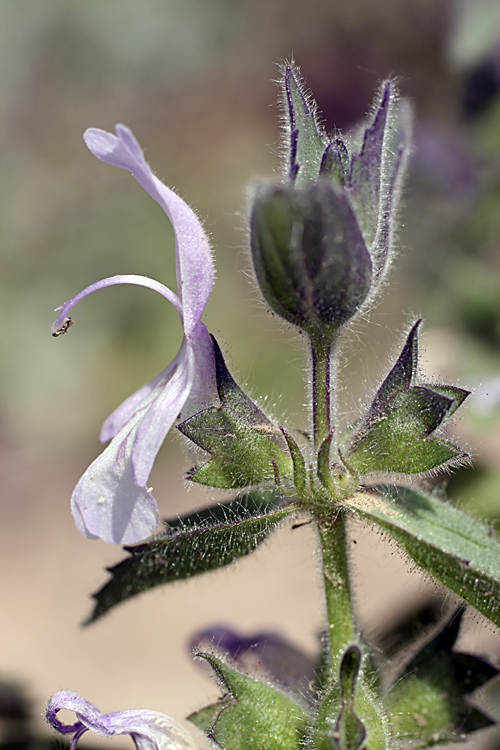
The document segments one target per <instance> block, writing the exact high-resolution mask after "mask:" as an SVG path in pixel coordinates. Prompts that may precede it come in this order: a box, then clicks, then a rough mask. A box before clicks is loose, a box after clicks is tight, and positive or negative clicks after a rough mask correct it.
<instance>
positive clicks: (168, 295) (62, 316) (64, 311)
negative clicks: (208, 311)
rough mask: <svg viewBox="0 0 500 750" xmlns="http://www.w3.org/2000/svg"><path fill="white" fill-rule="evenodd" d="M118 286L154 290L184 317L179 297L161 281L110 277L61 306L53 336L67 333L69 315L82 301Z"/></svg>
mask: <svg viewBox="0 0 500 750" xmlns="http://www.w3.org/2000/svg"><path fill="white" fill-rule="evenodd" d="M116 284H134V285H136V286H145V287H147V288H148V289H153V291H155V292H159V294H161V295H162V296H163V297H165V299H168V301H169V302H171V303H172V304H173V306H174V307H175V309H176V310H177V312H178V313H179V314H180V315H181V317H182V305H181V301H180V299H179V297H178V296H177V295H176V294H174V292H172V291H171V290H170V289H169V288H168V287H166V286H165V285H164V284H160V282H159V281H155V280H154V279H149V278H148V277H147V276H136V275H135V274H128V275H119V276H109V277H108V278H107V279H102V280H101V281H97V282H96V283H95V284H91V285H90V286H88V287H86V288H85V289H83V290H82V291H81V292H80V293H79V294H77V295H76V296H75V297H72V298H71V299H70V300H68V301H67V302H65V303H64V304H63V305H61V307H58V308H56V311H57V310H60V311H61V312H60V313H59V315H58V316H57V318H56V320H55V321H54V323H53V324H52V329H51V330H52V335H53V336H58V335H59V334H60V333H65V332H66V330H67V328H68V320H70V318H68V313H69V312H71V310H72V309H73V308H74V307H75V305H77V304H78V303H79V302H81V300H82V299H85V297H88V295H89V294H92V292H97V291H98V290H99V289H105V288H106V287H108V286H115V285H116ZM70 325H71V324H70Z"/></svg>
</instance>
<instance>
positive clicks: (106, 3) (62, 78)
mask: <svg viewBox="0 0 500 750" xmlns="http://www.w3.org/2000/svg"><path fill="white" fill-rule="evenodd" d="M472 2H473V0H472ZM475 7H476V14H475V15H474V14H471V13H470V4H467V3H466V2H459V0H456V2H454V1H453V0H404V2H401V0H377V2H371V1H370V0H351V1H350V2H349V3H345V2H341V1H340V0H308V2H307V3H304V2H299V0H252V1H250V0H210V1H209V2H208V1H207V0H182V2H179V1H178V0H141V2H136V1H135V0H100V1H99V2H98V3H90V2H88V3H86V2H82V1H80V2H78V0H76V1H75V2H67V0H36V2H33V0H31V1H30V0H16V2H12V0H0V81H1V88H2V97H1V99H0V163H1V169H0V190H1V201H0V223H1V238H2V239H1V247H0V268H1V272H0V286H1V292H0V337H1V352H2V356H1V358H0V467H1V473H0V486H1V488H2V492H1V495H0V561H1V571H2V573H1V576H0V578H1V584H0V598H1V605H0V643H1V648H0V682H1V681H9V680H11V681H14V682H19V683H21V684H22V685H23V686H25V687H26V690H27V692H28V694H29V696H30V698H31V700H32V701H33V704H34V706H35V713H36V714H37V716H38V715H40V714H41V712H42V710H43V707H44V703H45V702H46V700H47V698H48V697H49V695H50V694H51V693H52V692H55V691H57V690H60V689H71V690H75V691H77V692H80V693H81V694H82V695H84V696H85V697H86V698H88V699H89V700H91V701H92V702H94V703H96V705H98V706H99V707H100V708H101V709H102V710H104V711H112V710H119V709H125V708H132V707H147V708H151V709H157V710H161V711H164V712H166V713H169V714H171V715H173V716H174V717H176V718H178V719H180V718H182V717H183V716H185V715H186V714H187V713H189V712H190V711H191V710H194V709H196V708H199V707H200V706H202V705H203V704H204V702H206V701H207V700H211V699H213V698H214V696H215V695H216V688H215V685H214V684H213V683H211V682H210V681H208V680H206V678H205V677H204V675H203V674H202V673H201V672H199V671H198V669H197V667H196V666H195V665H193V664H192V661H191V659H190V654H189V652H188V645H187V644H189V642H190V638H191V636H192V633H193V632H196V631H200V629H207V628H209V627H210V626H211V625H221V624H222V625H228V626H230V627H233V628H235V629H239V630H241V631H242V632H244V633H246V634H250V633H251V632H253V631H258V630H262V629H268V630H275V631H279V632H282V633H283V634H284V635H285V636H286V637H288V638H289V639H290V640H291V641H292V642H293V643H294V644H296V645H297V646H299V647H302V648H304V649H305V650H306V651H307V652H308V653H310V654H312V653H313V652H314V650H315V648H316V638H317V633H318V630H319V627H320V622H321V601H320V599H319V595H318V589H317V582H316V579H317V576H318V572H317V568H316V563H315V560H314V557H313V555H312V550H313V548H314V539H313V537H312V533H311V530H310V528H309V527H304V528H301V529H296V530H293V531H292V530H291V529H290V528H286V529H283V530H281V531H280V532H279V533H278V534H276V535H275V536H274V537H273V538H271V540H270V541H269V542H268V543H267V544H266V545H265V546H264V547H263V548H262V549H261V550H260V551H259V552H257V553H256V554H255V555H253V556H252V557H250V558H248V559H245V560H243V561H241V562H239V563H238V564H237V565H236V566H235V567H234V568H232V569H228V570H224V571H220V572H218V573H216V574H210V575H207V576H205V577H203V578H200V579H199V580H195V581H191V582H188V583H183V584H176V585H174V586H171V587H170V588H164V589H161V590H156V591H154V592H150V593H148V594H145V595H144V596H142V597H140V598H137V599H136V600H134V601H131V602H129V603H127V604H126V605H123V606H121V607H119V608H117V609H116V611H114V612H112V613H111V614H110V615H109V616H107V617H106V618H105V619H103V620H102V621H101V622H98V623H97V624H95V625H93V626H91V627H89V628H86V629H83V628H81V626H80V623H81V622H82V620H83V619H84V618H85V617H86V615H87V614H88V612H89V609H90V600H89V595H90V594H91V592H92V591H95V590H96V589H97V588H98V587H99V586H100V585H101V584H102V583H103V581H104V579H105V573H104V570H103V568H104V566H106V565H110V564H113V562H116V561H117V560H119V559H120V558H121V557H122V552H121V551H120V550H119V549H113V548H112V547H109V546H107V545H105V544H103V543H101V542H98V543H96V542H89V541H87V540H85V539H83V538H82V537H80V535H79V534H78V532H77V531H76V529H75V528H74V525H73V521H72V518H71V515H70V511H69V498H70V495H71V492H72V489H73V487H74V485H75V484H76V481H77V480H78V478H79V477H80V475H81V473H82V472H83V470H84V469H85V468H86V467H87V466H88V464H89V463H90V461H91V460H93V458H94V457H95V456H96V455H97V453H98V451H99V444H98V432H99V427H100V424H101V423H102V421H103V419H104V418H105V417H106V416H107V415H108V413H110V412H111V411H112V410H113V409H114V408H115V406H116V405H118V404H119V403H120V401H121V400H123V398H125V397H126V396H127V395H129V394H130V393H131V392H132V391H133V390H135V389H136V388H138V387H139V386H140V385H142V384H143V383H145V382H147V381H148V380H150V379H151V378H152V377H153V376H154V375H156V374H157V373H158V372H159V371H160V370H162V369H163V368H164V367H165V366H166V364H167V363H168V362H169V361H170V360H171V359H172V358H173V356H174V355H175V353H176V351H177V349H178V346H179V344H180V339H181V328H180V324H179V322H178V320H177V315H176V313H175V311H174V310H173V309H170V308H169V306H168V305H165V303H164V300H162V299H160V298H159V297H158V298H156V297H157V295H152V294H151V293H150V292H148V291H146V290H144V289H135V288H131V287H126V288H125V287H124V288H114V289H110V290H106V291H103V292H100V293H99V294H96V295H95V296H93V297H91V298H89V299H88V300H86V301H85V302H84V303H83V304H82V305H81V306H80V307H79V308H78V309H77V310H76V311H75V315H74V318H75V321H76V325H75V326H74V327H73V328H72V329H71V331H70V333H69V335H68V336H64V337H62V338H61V339H57V340H55V339H52V338H51V336H50V325H51V323H52V321H53V318H54V317H55V315H54V313H53V312H52V311H53V309H54V308H55V307H56V306H57V305H59V304H61V303H62V302H63V301H64V300H66V299H68V298H70V297H71V296H73V295H74V294H75V293H76V292H78V291H79V290H80V289H82V288H83V287H85V286H86V285H88V284H90V283H92V282H94V281H96V280H98V279H100V278H103V277H105V276H111V275H114V274H119V273H137V274H142V275H146V276H151V277H153V278H157V279H158V280H160V281H162V282H164V283H166V284H169V285H171V284H173V283H174V278H175V265H174V253H173V235H172V231H171V228H170V226H169V223H168V221H167V219H166V217H165V216H164V215H163V213H162V211H161V210H160V209H159V207H158V206H157V205H156V204H155V203H154V202H153V201H152V200H151V199H150V198H149V196H148V195H146V194H145V193H144V192H143V191H142V190H141V188H140V187H139V186H138V185H137V184H136V183H135V181H134V180H133V179H132V178H131V177H130V175H128V174H127V173H125V172H124V171H122V170H116V169H114V168H112V167H109V166H107V165H104V164H101V163H99V162H98V161H97V160H96V159H95V158H94V157H93V156H92V155H91V154H90V153H89V152H88V151H87V149H86V148H85V146H84V143H83V141H82V138H81V136H82V133H83V132H84V130H85V129H86V128H87V127H90V126H92V127H102V128H104V129H108V130H110V129H112V128H113V126H114V124H115V123H117V122H123V123H125V124H127V125H128V126H129V127H130V128H132V130H133V131H134V133H135V134H136V136H137V137H138V139H139V140H140V142H141V145H142V146H143V148H144V150H145V152H146V156H147V158H148V160H149V162H150V164H151V165H152V167H153V169H154V170H155V171H156V173H157V174H158V175H159V176H160V177H162V178H163V179H164V180H165V182H166V183H167V184H168V185H170V186H171V187H173V188H174V189H176V190H177V191H178V192H179V193H180V194H181V195H182V196H183V197H184V198H185V199H186V200H188V202H189V203H190V204H191V205H192V206H193V207H195V208H196V210H197V211H198V213H199V215H200V217H202V218H203V220H204V225H205V227H206V229H207V231H208V232H209V234H210V236H211V240H212V244H213V247H214V251H215V257H216V262H217V284H216V287H215V291H214V294H213V298H212V300H211V302H210V304H209V307H208V310H207V313H206V317H205V320H206V323H207V325H208V327H209V328H210V330H211V331H212V332H213V333H214V334H215V335H216V336H217V337H218V339H219V341H220V343H221V345H222V347H223V349H224V351H225V353H226V354H227V357H228V362H229V364H230V366H231V368H232V370H233V372H234V373H235V375H236V377H237V378H238V380H239V382H241V383H242V384H246V385H247V386H248V387H249V388H250V391H251V392H252V394H253V395H254V396H255V397H256V398H260V399H262V398H264V397H266V396H267V397H268V404H270V405H271V406H272V409H273V411H274V412H275V413H276V414H279V415H283V414H285V421H286V422H287V423H290V424H293V423H295V424H298V425H299V426H303V427H306V426H307V418H308V415H307V412H306V411H305V409H304V407H303V403H304V401H305V387H304V385H303V381H304V366H305V360H304V356H303V351H302V348H301V343H300V341H299V342H297V337H296V336H295V335H294V334H293V332H291V331H288V330H284V329H283V328H282V327H281V326H280V325H279V324H278V323H277V322H276V321H275V320H274V319H273V318H272V317H270V316H268V315H267V314H266V311H265V309H264V307H263V306H262V305H261V304H260V302H258V295H257V293H256V291H255V288H254V283H253V281H252V279H251V275H250V274H249V264H248V257H247V236H246V230H245V216H246V213H247V202H248V195H249V191H248V186H249V185H251V182H252V180H255V179H256V178H259V177H260V178H269V177H271V176H272V175H273V174H276V173H277V171H278V169H279V165H278V133H279V127H278V124H277V115H278V108H277V106H276V99H277V94H276V87H275V85H274V84H273V82H272V79H273V78H275V77H276V75H277V68H276V63H278V62H280V61H282V60H283V59H285V58H288V59H290V58H291V57H292V56H293V57H294V58H295V60H296V61H297V63H299V64H300V66H301V68H302V72H303V74H304V77H305V79H306V81H307V84H308V86H309V87H310V89H311V90H312V91H313V92H314V95H315V97H316V99H317V101H318V105H319V107H320V110H321V111H322V113H323V116H324V121H325V124H326V126H327V128H328V129H329V130H331V129H333V128H334V127H339V128H345V129H349V128H350V127H352V126H353V125H354V124H355V123H356V122H358V121H359V120H361V119H362V118H363V116H364V115H365V113H366V112H367V111H368V109H369V106H370V102H371V99H372V96H373V92H374V89H375V88H376V85H377V83H378V82H379V81H380V80H381V79H383V78H384V77H386V76H396V77H397V78H398V79H399V80H400V82H401V90H402V94H403V95H404V96H408V97H410V98H411V99H412V100H413V102H414V107H415V111H416V121H415V134H416V147H415V152H414V156H413V162H412V167H411V170H410V176H409V181H408V187H407V189H406V192H405V200H404V208H403V214H402V218H403V226H402V228H401V231H400V240H401V255H402V257H400V258H399V261H398V268H397V270H396V272H395V273H394V274H393V276H392V278H391V282H390V284H389V287H388V290H387V294H386V299H385V301H384V302H383V303H382V304H381V305H380V306H379V307H378V308H377V310H376V311H375V312H374V313H373V315H372V318H371V323H370V324H364V323H363V325H359V326H357V329H356V335H355V337H353V344H354V349H353V354H352V355H349V356H346V363H345V371H344V381H345V382H346V383H349V384H350V385H351V384H352V389H351V391H350V393H349V394H348V395H347V397H346V401H345V403H344V406H343V407H342V408H343V410H344V411H345V412H346V413H348V412H350V411H351V412H352V411H353V410H355V409H357V408H359V403H358V399H359V398H362V392H363V387H365V386H366V385H368V386H369V387H373V385H374V384H375V383H376V378H377V377H380V374H381V373H382V372H383V371H384V367H385V363H386V357H387V356H388V354H390V353H393V352H394V348H395V346H397V342H398V336H399V335H400V333H401V331H402V330H403V329H404V327H405V326H406V325H407V324H408V323H409V322H410V321H411V320H412V319H413V316H416V315H418V314H422V315H424V317H425V318H426V320H427V325H426V340H427V352H426V355H425V369H426V371H429V373H433V374H435V375H436V376H438V377H447V378H448V379H451V380H452V381H453V382H457V383H458V384H460V385H463V386H468V385H474V384H476V383H479V384H481V383H484V382H486V381H487V380H488V378H490V377H492V376H494V375H495V374H498V373H499V372H500V347H499V345H500V246H499V240H498V238H499V237H500V231H499V230H500V218H499V217H500V211H499V203H500V105H499V98H498V90H499V89H500V62H499V53H498V49H499V48H498V43H499V40H500V18H499V17H498V16H499V14H498V12H497V11H496V10H495V9H496V3H494V2H491V0H480V2H477V3H476V4H475ZM495 13H496V15H495ZM478 14H482V17H484V18H486V19H488V18H491V19H493V20H490V22H489V23H488V22H485V23H483V27H481V28H482V30H481V28H480V29H479V31H478V29H477V28H476V26H474V23H475V21H477V15H478ZM488 14H490V15H488ZM471 19H472V20H471ZM495 24H496V26H495ZM495 30H496V32H498V33H496V32H495ZM495 33H496V35H495ZM495 45H497V46H495ZM496 65H498V71H497V68H496V67H495V66H496ZM495 71H497V73H496V72H495ZM496 75H497V76H498V80H497V78H496V77H495V76H496ZM496 81H497V83H498V85H497V84H496V83H495V82H496ZM496 85H497V88H495V86H496ZM361 344H363V345H364V347H365V348H364V349H363V348H362V346H361ZM281 420H282V421H283V417H282V416H281ZM456 429H457V432H459V433H460V434H461V435H462V437H463V439H464V440H465V441H466V442H468V444H469V446H470V447H471V448H472V449H473V451H474V453H475V454H477V456H478V460H479V465H480V474H479V476H480V477H481V481H483V483H484V484H483V485H480V486H479V485H477V484H476V485H474V484H472V489H470V487H471V484H470V483H471V481H472V480H471V479H470V476H467V477H466V478H465V479H464V484H463V487H465V488H466V490H467V492H466V493H465V495H464V497H466V501H467V503H469V506H470V507H471V508H472V509H473V511H474V512H476V513H477V514H478V515H480V516H482V517H487V518H488V520H489V521H491V522H496V520H497V519H498V517H499V516H500V500H499V499H498V497H499V495H498V492H496V493H495V488H496V487H497V486H498V481H497V480H498V471H499V469H498V465H497V464H498V461H497V460H496V457H497V456H498V450H500V425H499V419H498V413H497V411H495V409H493V408H492V410H490V412H488V414H487V415H486V417H484V415H483V416H479V417H476V416H474V413H473V411H471V414H470V415H469V417H465V418H464V420H463V421H462V422H461V423H460V424H458V425H457V427H456ZM187 468H189V459H188V457H186V456H185V455H184V454H183V453H182V449H181V444H180V441H179V440H178V439H176V438H175V437H169V438H168V439H167V441H166V444H165V447H164V449H163V450H162V452H161V453H160V455H159V457H158V460H157V463H156V466H155V469H154V472H153V475H152V477H151V483H152V485H153V486H154V488H155V496H156V498H157V499H158V501H159V504H160V512H161V513H162V515H164V516H167V515H168V516H172V515H175V514H176V513H182V512H185V511H187V510H189V509H191V508H194V507H199V506H201V505H204V504H206V503H208V502H210V501H211V500H212V499H213V497H214V494H213V493H211V492H209V491H203V490H200V489H191V490H190V491H187V489H186V485H185V483H184V482H183V479H182V477H183V473H184V472H185V470H186V469H187ZM457 481H458V480H457ZM467 493H468V494H467ZM457 494H458V495H459V494H460V483H459V482H458V484H457ZM466 501H465V500H464V501H463V502H466ZM485 508H486V510H485ZM359 539H360V543H359V548H358V549H357V550H356V553H355V554H356V555H357V561H356V564H355V568H356V571H357V577H356V580H357V584H356V585H357V600H358V603H359V608H360V612H361V616H362V619H363V622H364V624H365V626H366V627H367V629H368V631H370V630H373V631H377V629H379V630H380V629H382V625H383V621H384V617H386V616H387V614H388V612H389V611H390V609H391V606H392V604H391V601H392V602H394V600H395V599H396V600H397V605H398V607H399V608H400V610H403V609H404V608H405V607H409V608H410V610H411V606H413V605H412V602H415V601H416V602H418V599H419V597H422V596H424V594H423V593H422V591H423V587H424V586H425V585H426V584H425V583H424V582H423V581H422V579H421V577H420V576H419V574H417V573H411V574H410V573H408V572H407V568H406V564H405V563H404V561H402V560H401V559H400V558H399V557H398V555H397V552H396V551H395V550H394V549H393V548H390V547H389V548H386V547H385V546H384V543H383V542H382V541H380V540H379V539H378V538H376V537H372V536H370V535H369V531H367V530H365V531H362V532H361V531H360V532H359ZM363 540H364V541H363ZM360 549H361V552H360V551H359V550H360ZM374 591H375V592H377V593H376V594H375V595H374V594H373V592H374ZM426 591H427V592H430V595H432V592H433V591H434V589H433V587H432V585H430V586H429V585H427V589H426ZM368 592H370V596H369V593H368ZM383 592H385V594H386V596H384V597H383V596H382V593H383ZM389 594H391V596H392V600H391V597H389ZM396 614H397V613H396V612H395V613H394V616H396ZM471 622H472V625H471V632H472V636H471V638H470V641H471V643H472V641H474V643H475V646H474V648H475V649H476V650H477V651H480V652H481V651H482V652H484V651H486V650H490V651H491V652H495V649H496V654H498V653H499V649H498V643H497V642H496V641H495V640H494V639H493V635H492V633H491V630H490V629H488V627H483V626H481V625H480V624H477V623H476V624H474V623H475V621H474V618H472V619H471ZM125 743H126V741H125V740H123V739H122V740H121V746H125Z"/></svg>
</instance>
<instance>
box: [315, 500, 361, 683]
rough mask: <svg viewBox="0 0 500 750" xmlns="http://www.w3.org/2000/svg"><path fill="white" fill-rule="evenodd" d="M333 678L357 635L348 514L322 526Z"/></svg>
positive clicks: (342, 514) (320, 527)
mask: <svg viewBox="0 0 500 750" xmlns="http://www.w3.org/2000/svg"><path fill="white" fill-rule="evenodd" d="M319 534H320V540H321V552H322V559H323V580H324V586H325V600H326V615H327V623H328V624H327V628H328V640H329V647H330V664H331V668H332V674H334V675H338V674H339V668H340V662H341V660H342V656H343V654H344V652H345V650H346V648H347V647H348V646H349V645H350V644H352V643H353V640H354V639H355V635H356V628H355V624H354V618H353V612H352V602H351V591H350V585H349V564H348V560H347V537H346V517H345V512H344V511H342V510H340V511H339V512H338V514H337V516H336V518H335V519H333V520H331V521H326V522H325V521H322V522H321V523H320V525H319Z"/></svg>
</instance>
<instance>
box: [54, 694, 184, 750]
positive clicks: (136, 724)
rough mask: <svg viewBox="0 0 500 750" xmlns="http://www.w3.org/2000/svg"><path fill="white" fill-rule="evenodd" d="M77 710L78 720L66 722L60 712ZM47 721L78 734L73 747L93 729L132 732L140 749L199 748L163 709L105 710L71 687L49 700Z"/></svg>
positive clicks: (108, 734)
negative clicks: (70, 722) (112, 711)
mask: <svg viewBox="0 0 500 750" xmlns="http://www.w3.org/2000/svg"><path fill="white" fill-rule="evenodd" d="M63 709H66V710H68V711H73V712H74V713H75V714H76V716H77V719H78V721H77V723H76V724H63V723H62V722H61V721H60V720H59V719H58V717H57V713H58V712H59V711H61V710H63ZM46 717H47V721H48V722H49V724H51V726H53V727H54V729H57V731H58V732H61V734H73V733H74V734H75V737H74V739H73V742H72V747H73V748H74V747H75V745H76V742H75V740H78V739H79V738H80V737H81V735H82V734H83V733H84V732H85V731H87V730H89V729H90V730H91V731H92V732H95V733H96V734H99V735H102V736H104V737H113V736H114V735H120V734H130V735H131V736H132V737H133V739H134V741H135V743H136V745H137V748H138V750H196V744H195V743H194V740H193V738H192V737H191V735H190V734H189V733H188V731H187V730H186V729H184V727H183V726H181V725H180V724H178V723H177V722H175V721H174V720H173V719H171V718H170V717H169V716H166V715H165V714H162V713H160V712H159V711H149V710H147V709H133V710H130V711H117V712H115V713H109V714H103V713H102V712H101V711H99V709H98V708H97V707H96V706H94V704H93V703H90V701H87V700H85V698H82V697H81V696H79V695H78V694H77V693H73V692H72V691H70V690H61V691H60V692H59V693H55V694H54V695H53V696H52V697H51V698H50V700H49V704H48V706H47V712H46Z"/></svg>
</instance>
